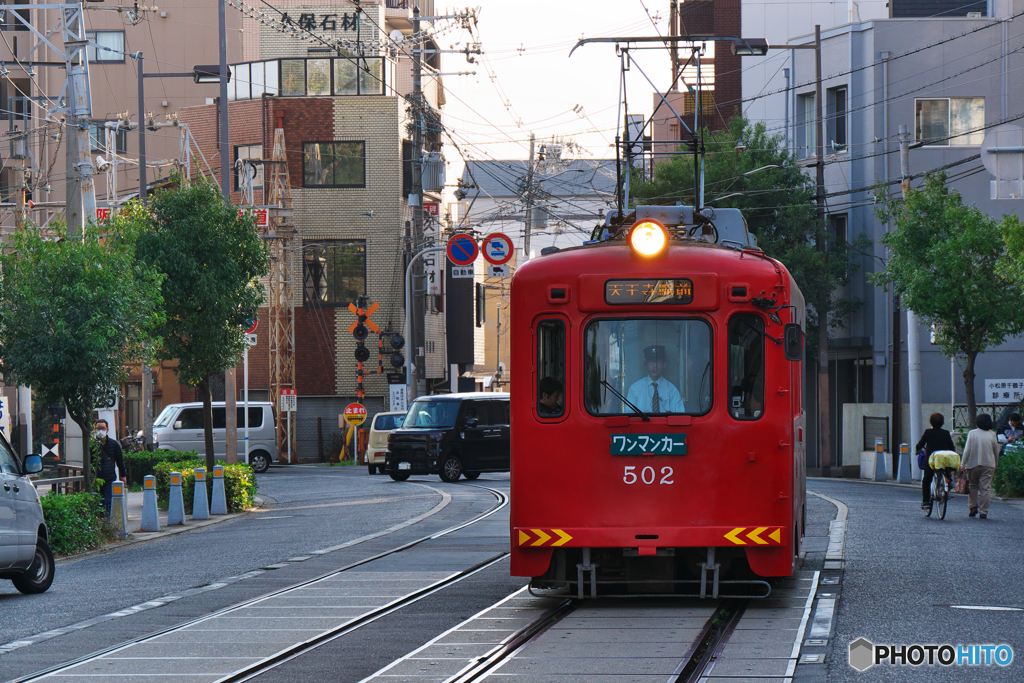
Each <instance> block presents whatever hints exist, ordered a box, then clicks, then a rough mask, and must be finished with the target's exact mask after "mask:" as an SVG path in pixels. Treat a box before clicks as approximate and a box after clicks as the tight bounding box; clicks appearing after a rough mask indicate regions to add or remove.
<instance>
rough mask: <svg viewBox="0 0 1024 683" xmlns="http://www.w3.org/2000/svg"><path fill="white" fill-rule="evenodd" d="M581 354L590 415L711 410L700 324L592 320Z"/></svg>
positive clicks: (707, 354)
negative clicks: (582, 354) (583, 354)
mask: <svg viewBox="0 0 1024 683" xmlns="http://www.w3.org/2000/svg"><path fill="white" fill-rule="evenodd" d="M584 352H585V357H584V361H583V363H584V364H583V376H584V378H585V386H584V389H585V392H584V393H585V396H584V400H585V403H586V407H587V410H588V411H589V412H590V413H591V414H593V415H622V414H630V415H632V414H636V412H637V411H640V412H642V413H645V414H652V415H653V414H665V413H670V414H687V415H703V414H704V413H706V412H708V410H710V409H711V387H712V381H711V380H712V377H711V327H710V326H709V325H708V324H707V323H706V322H704V321H703V320H696V319H689V320H680V319H677V320H673V319H666V318H652V319H639V320H638V319H625V318H623V319H615V320H596V321H594V322H592V323H590V324H589V325H588V326H587V330H586V337H585V339H584ZM623 399H625V400H623ZM630 404H632V405H633V406H635V407H636V410H634V409H633V408H632V407H630Z"/></svg>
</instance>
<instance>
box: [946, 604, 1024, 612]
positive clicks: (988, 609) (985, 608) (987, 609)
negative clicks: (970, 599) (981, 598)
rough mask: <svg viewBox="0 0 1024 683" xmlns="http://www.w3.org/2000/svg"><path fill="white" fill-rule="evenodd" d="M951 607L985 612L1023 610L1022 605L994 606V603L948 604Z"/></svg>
mask: <svg viewBox="0 0 1024 683" xmlns="http://www.w3.org/2000/svg"><path fill="white" fill-rule="evenodd" d="M950 607H952V608H953V609H976V610H982V611H985V612H1024V607H996V606H995V605H950Z"/></svg>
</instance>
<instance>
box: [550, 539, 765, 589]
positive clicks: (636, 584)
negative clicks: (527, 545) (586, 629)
mask: <svg viewBox="0 0 1024 683" xmlns="http://www.w3.org/2000/svg"><path fill="white" fill-rule="evenodd" d="M599 587H601V589H600V590H599ZM530 588H531V589H538V590H540V589H555V590H563V591H564V590H568V592H569V593H570V594H573V593H574V594H575V595H576V597H577V598H579V599H583V598H585V597H591V598H596V597H636V596H644V595H657V596H674V597H695V598H766V597H768V596H769V595H770V594H771V584H770V583H768V581H766V580H764V579H761V578H755V575H754V574H753V573H752V572H751V571H750V568H749V566H748V565H747V562H746V556H745V554H744V552H743V551H742V550H738V549H733V548H718V547H708V548H658V551H657V554H656V555H644V556H641V555H640V554H639V552H638V550H637V549H636V548H556V549H555V550H554V552H553V553H552V556H551V563H550V565H549V566H548V570H547V571H546V572H545V573H544V574H543V575H541V576H538V577H534V579H533V580H532V581H531V582H530Z"/></svg>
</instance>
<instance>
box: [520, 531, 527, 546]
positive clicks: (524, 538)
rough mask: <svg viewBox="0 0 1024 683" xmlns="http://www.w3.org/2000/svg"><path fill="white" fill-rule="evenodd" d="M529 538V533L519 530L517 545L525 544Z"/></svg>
mask: <svg viewBox="0 0 1024 683" xmlns="http://www.w3.org/2000/svg"><path fill="white" fill-rule="evenodd" d="M529 540H530V534H528V533H526V532H525V531H522V530H520V531H519V545H526V542H527V541H529Z"/></svg>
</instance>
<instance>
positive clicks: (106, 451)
mask: <svg viewBox="0 0 1024 683" xmlns="http://www.w3.org/2000/svg"><path fill="white" fill-rule="evenodd" d="M109 429H110V427H109V426H108V425H107V421H106V420H104V419H103V418H102V417H101V418H100V419H98V420H96V423H95V424H94V425H93V430H94V434H95V435H96V440H97V441H99V443H100V478H101V479H102V480H103V486H102V487H101V488H100V493H101V494H102V495H103V510H104V511H105V512H106V514H107V517H109V516H110V504H111V501H112V499H113V496H114V480H115V479H116V478H117V475H118V473H120V475H121V481H122V482H124V483H125V484H127V483H128V469H127V468H126V467H125V466H124V458H123V457H121V444H119V443H118V442H117V439H112V438H110V437H109V435H108V431H109ZM115 465H117V471H116V472H115V471H114V466H115Z"/></svg>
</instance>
